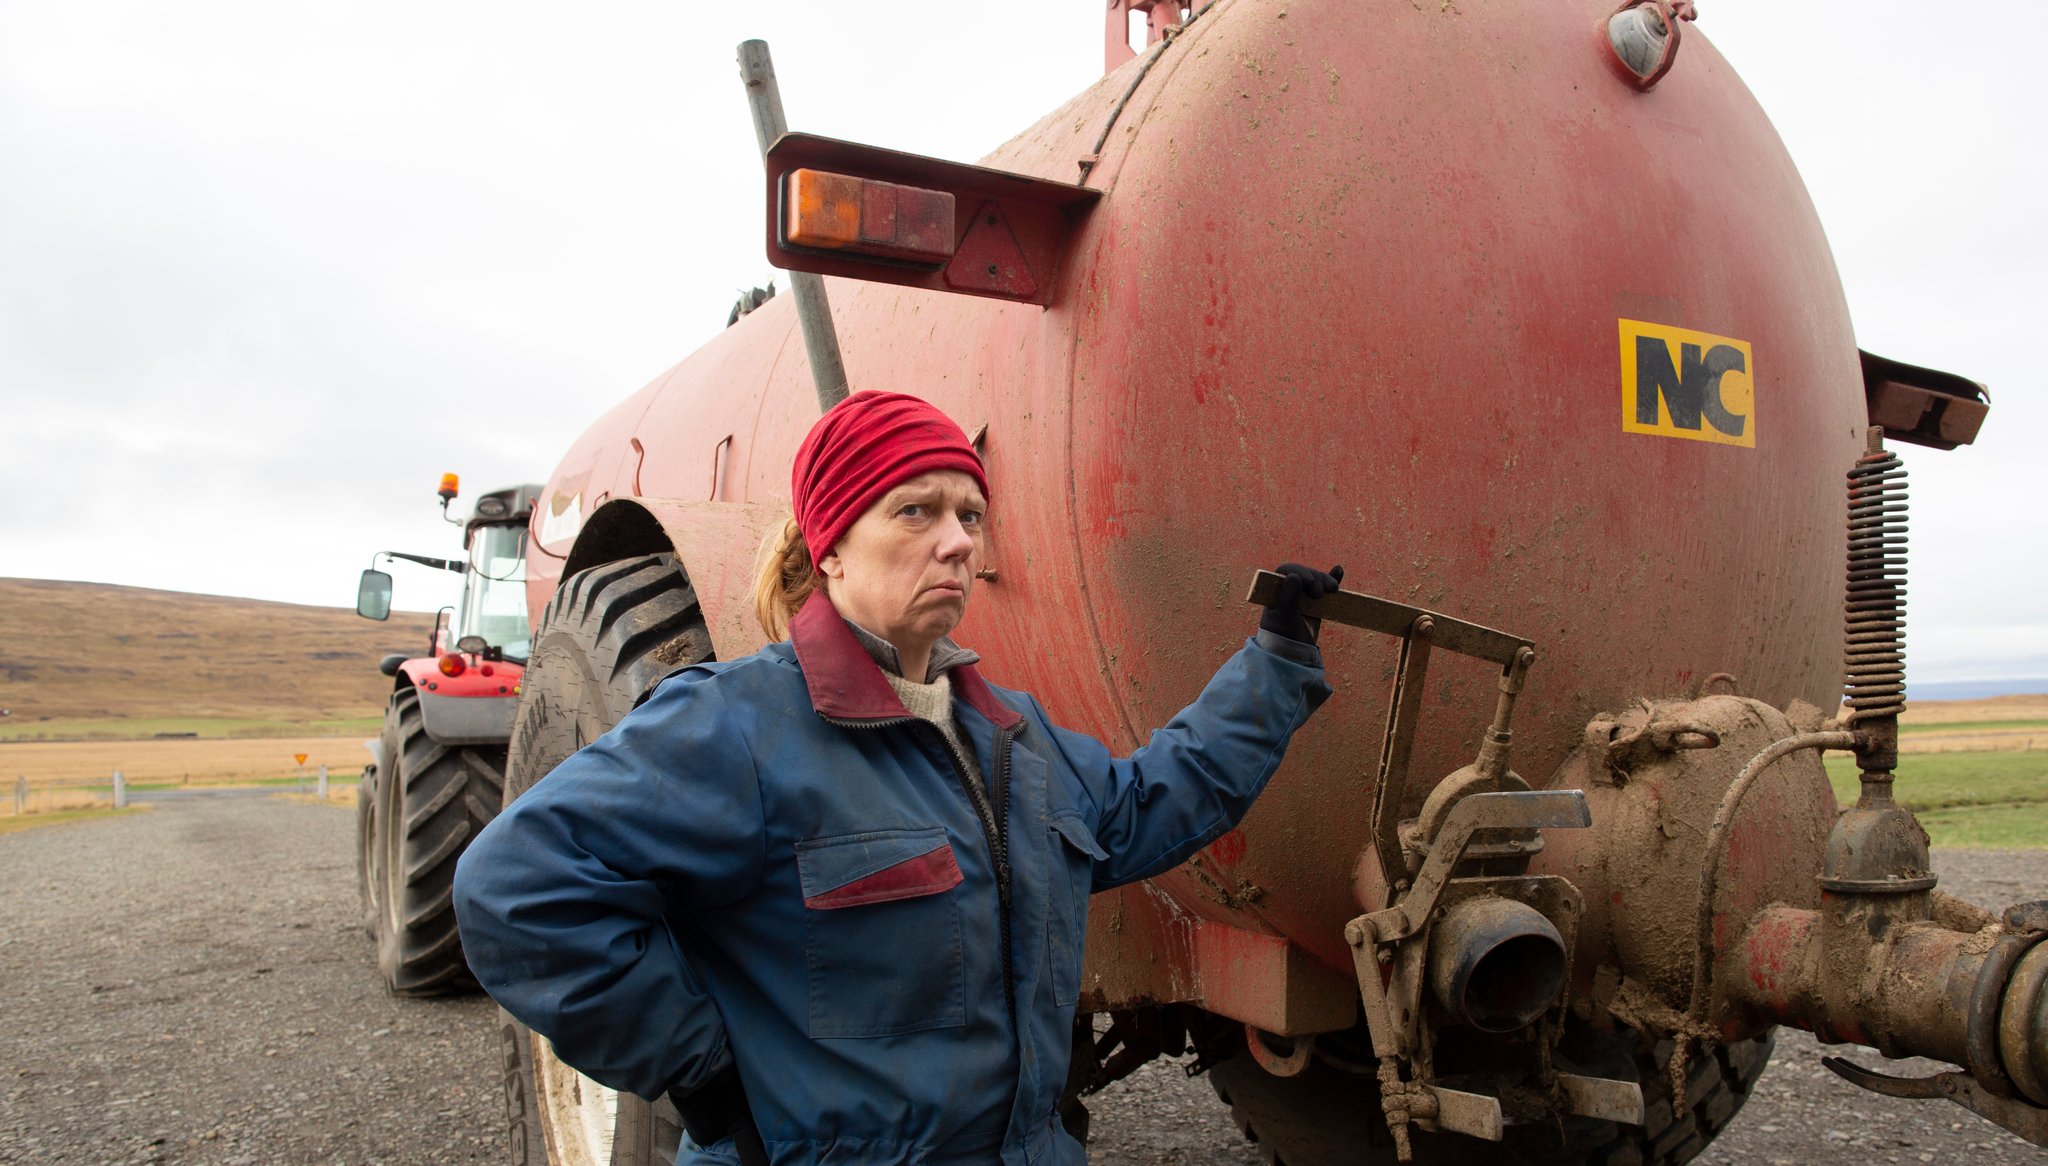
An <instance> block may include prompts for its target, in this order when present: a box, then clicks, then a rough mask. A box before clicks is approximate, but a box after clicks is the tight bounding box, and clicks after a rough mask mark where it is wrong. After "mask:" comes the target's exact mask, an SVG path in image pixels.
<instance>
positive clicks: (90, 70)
mask: <svg viewBox="0 0 2048 1166" xmlns="http://www.w3.org/2000/svg"><path fill="white" fill-rule="evenodd" d="M1244 2H1249V0H1244ZM1316 2H1324V3H1334V2H1336V0H1316ZM1393 2H1395V0H1370V2H1358V3H1355V4H1354V7H1355V8H1356V9H1357V10H1358V13H1359V20H1360V22H1361V25H1364V24H1368V23H1369V22H1370V21H1371V19H1372V15H1371V14H1372V11H1373V9H1374V8H1375V6H1376V5H1377V4H1380V3H1393ZM1478 2H1482V3H1485V2H1491V3H1504V2H1508V0H1478ZM1515 2H1528V0H1515ZM1101 7H1102V4H1101V0H1032V2H1031V3H1028V4H1010V5H992V4H981V5H944V6H934V5H932V4H929V3H909V2H897V0H869V2H866V3H847V2H845V0H836V2H826V0H782V2H780V3H776V4H772V5H770V4H710V3H703V2H701V0H692V2H690V3H669V4H660V5H655V4H609V5H575V6H569V5H559V4H546V5H543V4H533V3H502V2H500V3H491V4H483V3H439V4H436V3H426V4H421V3H417V2H413V3H407V4H403V5H399V4H365V3H352V4H345V5H344V4H327V5H310V4H279V3H276V2H275V0H267V2H262V3H255V2H251V3H226V2H219V0H193V2H190V3H182V4H162V3H140V2H116V0H99V2H95V3H92V4H75V3H66V4H47V3H25V2H20V0H0V418H4V420H0V495H4V497H5V499H6V503H5V505H4V507H0V575H5V576H27V577H43V578H60V579H86V580H93V581H99V582H109V583H125V584H133V585H137V586H146V587H161V588H169V589H174V590H186V591H203V592H214V593H219V594H229V595H245V596H253V597H257V598H264V599H281V600H289V601H293V602H300V603H317V604H327V605H345V604H347V603H350V602H352V600H353V594H354V586H355V576H356V573H357V572H358V571H359V570H360V569H361V568H362V567H363V566H364V565H366V563H367V561H368V558H369V554H370V552H371V551H373V550H376V549H379V548H386V547H389V548H395V549H405V550H412V551H417V552H423V553H429V554H439V553H445V552H447V551H449V550H450V549H451V548H452V547H453V546H454V545H455V543H456V539H455V536H454V532H453V528H450V527H446V526H443V525H441V524H440V522H439V520H438V518H437V517H436V511H435V505H434V498H433V487H434V484H435V481H436V478H437V477H438V475H439V474H440V473H441V472H442V471H443V470H456V471H459V472H460V473H461V474H462V475H463V481H464V484H465V487H466V488H467V492H468V493H469V494H471V495H473V494H474V493H475V492H476V491H478V490H481V489H487V488H490V487H495V486H499V485H506V484H510V483H513V482H517V481H522V480H532V481H541V480H544V479H545V478H546V476H547V474H548V472H549V471H550V470H551V469H552V468H553V466H554V464H555V461H556V459H557V458H558V457H559V456H560V455H561V454H562V453H563V452H564V451H565V450H566V448H567V445H568V443H569V441H570V440H571V439H572V438H573V436H574V435H575V434H576V433H577V432H579V431H580V430H581V429H582V428H584V427H585V426H586V425H587V424H588V423H589V422H590V421H591V420H592V419H594V418H595V417H596V416H597V415H598V414H600V413H602V412H603V411H604V410H605V409H606V408H608V407H609V406H611V405H612V404H614V403H616V402H617V401H618V400H619V399H620V398H622V397H623V396H625V395H626V394H627V393H629V392H631V391H632V390H634V389H636V388H638V387H639V386H640V385H642V384H644V383H645V382H646V381H648V380H649V379H651V378H652V377H653V376H654V375H655V374H656V373H658V372H660V371H661V370H662V369H664V368H666V367H667V366H669V365H670V364H673V363H674V362H675V361H676V360H678V359H680V358H681V357H682V356H683V355H684V354H686V353H688V352H689V351H691V350H692V349H693V348H695V347H696V346H697V345H699V344H701V343H702V342H703V341H704V340H705V339H707V338H708V337H710V336H711V335H712V334H714V333H715V332H717V331H718V329H719V328H720V327H721V326H722V325H723V324H724V322H725V315H726V311H727V309H728V307H729V306H730V305H731V303H732V300H733V298H734V296H735V294H736V292H737V291H738V289H740V288H742V287H746V286H750V285H754V284H758V283H765V282H766V281H767V280H768V279H769V278H771V277H772V276H774V275H775V273H774V272H773V271H772V270H771V269H770V268H769V267H768V266H767V264H766V263H765V261H764V260H763V259H762V257H761V247H760V242H759V239H758V232H757V229H756V224H757V223H758V221H759V209H758V206H757V200H758V197H759V189H760V186H759V181H758V179H757V178H756V177H755V175H756V174H757V172H758V171H757V170H756V169H755V168H756V167H758V165H759V162H758V156H757V154H756V152H755V145H754V142H753V137H752V130H751V128H750V124H749V122H748V119H747V113H746V108H745V102H744V98H743V95H742V93H741V90H740V86H739V83H738V80H737V74H736V71H735V68H734V65H733V48H734V46H735V45H736V44H737V43H738V42H739V41H741V40H743V39H745V38H747V37H752V36H759V37H763V38H765V39H767V40H768V41H769V42H770V43H771V44H772V45H773V46H774V51H775V57H776V64H777V67H778V70H779V72H780V74H781V78H782V85H783V95H784V100H785V103H786V104H787V107H788V111H789V117H790V122H791V124H792V126H794V127H795V128H799V129H805V130H811V131H815V132H819V133H825V134H830V135H834V136H839V137H847V138H854V139H858V140H862V141H869V142H874V143H877V144H881V145H886V146H891V147H894V148H898V149H904V150H910V151H913V152H917V153H926V154H935V155H940V156H944V157H949V158H957V159H963V160H972V159H974V158H977V157H979V156H981V155H982V154H984V153H985V152H987V151H988V150H989V149H991V148H993V147H994V146H995V145H997V144H998V143H1000V142H1001V141H1003V140H1005V139H1006V138H1008V137H1009V136H1011V135H1012V134H1013V133H1015V132H1016V131H1018V130H1020V129H1022V128H1023V127H1025V126H1027V125H1028V124H1030V123H1031V122H1033V121H1035V120H1036V119H1037V118H1038V117H1039V116H1040V115H1042V114H1043V113H1045V112H1046V111H1048V110H1050V109H1051V108H1053V107H1054V106H1055V105H1057V104H1058V103H1059V102H1060V101H1062V100H1064V99H1065V98H1067V97H1068V96H1070V95H1071V94H1073V93H1074V92H1076V91H1078V90H1079V89H1081V88H1083V87H1085V86H1086V85H1088V84H1089V83H1090V82H1091V81H1093V80H1094V78H1095V77H1097V76H1098V75H1099V74H1100V72H1101V48H1100V36H1101V33H1100V27H1101V14H1100V13H1101ZM1700 8H1701V19H1700V21H1699V23H1698V24H1697V25H1696V26H1695V28H1696V29H1697V30H1699V31H1701V32H1704V33H1705V34H1706V35H1707V36H1708V37H1710V38H1711V39H1712V40H1714V42H1715V43H1716V44H1717V45H1718V46H1719V47H1720V49H1721V51H1722V53H1723V54H1724V55H1725V56H1727V57H1728V58H1729V59H1730V60H1731V61H1732V62H1733V63H1734V65H1735V67H1736V69H1737V70H1738V71H1739V72H1740V73H1741V74H1742V76H1743V77H1744V79H1745V80H1746V81H1747V82H1748V83H1749V85H1750V87H1751V89H1752V90H1753V91H1754V92H1755V93H1756V95H1757V97H1758V99H1759V100H1760V101H1761V102H1762V104H1763V106H1764V108H1765V110H1766V111H1768V112H1769V114H1770V115H1771V117H1772V119H1773V121H1774V122H1775V123H1776V124H1777V126H1778V129H1779V132H1780V133H1781V134H1782V135H1783V136H1784V138H1785V140H1786V143H1787V145H1788V147H1789V148H1790V150H1791V153H1792V156H1793V158H1794V159H1795V160H1796V161H1797V162H1798V164H1799V166H1800V169H1801V171H1802V173H1803V174H1804V175H1805V178H1806V181H1807V185H1808V187H1809V189H1810V190H1811V191H1812V194H1813V197H1814V201H1815V203H1816V204H1817V205H1818V207H1819V209H1820V215H1821V220H1822V222H1823V223H1824V224H1825V225H1826V227H1827V230H1828V233H1829V237H1830V239H1831V241H1832V243H1833V245H1834V249H1835V256H1836V260H1837V263H1838V264H1839V266H1840V268H1841V272H1842V278H1843V282H1844V284H1845V286H1846V287H1847V290H1848V297H1849V305H1850V308H1851V310H1852V312H1853V313H1854V316H1855V320H1856V328H1857V334H1858V339H1859V342H1860V343H1861V344H1862V346H1863V347H1864V348H1866V349H1869V350H1871V351H1873V352H1877V353H1880V354H1883V355H1886V356H1891V357H1895V358H1897V359H1902V360H1906V361H1910V362H1913V363H1916V364H1925V365H1931V366H1933V367H1936V368H1941V369H1946V370H1950V371H1954V372H1958V373H1962V374H1964V375H1966V376H1969V377H1971V378H1973V379H1976V380H1980V381H1985V382H1988V383H1989V384H1990V385H1991V391H1992V396H1993V400H1994V407H1993V410H1992V414H1991V419H1990V421H1989V422H1988V424H1987V427H1986V430H1985V433H1984V435H1983V437H1982V439H1981V440H1980V441H1979V443H1978V444H1977V446H1975V447H1974V448H1969V449H1964V450H1959V451H1957V452H1954V453H1936V452H1933V451H1921V450H1916V449H1911V448H1910V447H1909V449H1908V451H1907V454H1906V456H1907V458H1908V460H1909V462H1910V464H1911V466H1912V469H1913V473H1914V478H1915V483H1914V487H1915V489H1914V502H1915V510H1914V521H1915V537H1914V548H1915V555H1914V560H1913V588H1912V590H1913V611H1914V615H1913V622H1912V635H1913V652H1912V658H1913V668H1914V674H1915V678H1916V679H1918V680H1921V681H1931V680H1937V679H1954V678H1965V677H1977V676H2000V675H2026V676H2048V614H2044V604H2043V600H2042V595H2043V591H2044V588H2043V583H2042V580H2043V578H2044V574H2048V552H2044V551H2043V548H2042V543H2043V536H2044V534H2048V521H2044V519H2043V517H2042V515H2043V513H2044V511H2048V490H2044V489H2043V477H2042V470H2041V466H2042V463H2043V462H2044V460H2048V459H2044V457H2043V456H2042V454H2041V452H2040V451H2039V449H2038V448H2037V447H2038V445H2039V443H2040V439H2041V438H2042V437H2044V436H2048V405H2044V403H2043V395H2042V393H2041V392H2039V391H2038V386H2039V384H2040V379H2041V378H2040V376H2039V373H2038V371H2037V370H2038V368H2039V364H2038V363H2037V362H2039V361H2040V360H2041V359H2042V356H2041V354H2040V349H2041V340H2042V338H2043V336H2044V335H2048V329H2044V327H2043V314H2044V308H2048V293H2044V291H2043V290H2042V289H2043V284H2044V279H2048V244H2044V242H2043V238H2044V231H2043V227H2042V225H2041V211H2042V204H2043V200H2044V191H2048V162H2044V153H2048V151H2044V148H2043V147H2044V142H2048V132H2044V131H2043V130H2042V129H2041V128H2040V126H2039V123H2038V122H2037V121H2036V114H2035V113H2034V108H2035V106H2036V104H2037V101H2036V93H2035V88H2034V85H2033V83H2032V82H2030V81H2029V80H2028V78H2029V77H2030V76H2031V75H2032V70H2033V68H2034V61H2033V59H2032V55H2033V52H2034V47H2035V46H2037V45H2039V44H2041V43H2044V41H2048V14H2044V11H2043V6H2041V5H2031V4H2030V5H2023V6H2006V7H2001V8H1996V9H1985V10H1968V11H1969V12H1970V14H1969V15H1964V14H1963V12H1964V11H1965V10H1957V9H1954V8H1952V7H1950V6H1946V5H1932V4H1927V3H1925V2H1924V0H1922V2H1915V3H1878V2H1866V3H1862V4H1858V5H1855V6H1853V7H1852V8H1844V7H1843V6H1841V5H1838V4H1828V5H1823V4H1812V3H1801V4H1787V3H1784V2H1783V0H1701V4H1700ZM463 505H464V504H458V507H459V508H461V507H462V506H463ZM398 572H399V578H398V599H399V603H400V605H401V606H404V607H411V608H426V607H431V606H433V605H434V604H435V603H436V602H439V601H441V600H442V599H443V598H444V597H446V596H447V595H448V594H449V591H448V590H447V588H446V586H445V584H444V583H443V581H442V580H441V579H440V578H438V577H436V576H435V575H434V573H431V572H428V571H426V570H424V569H422V568H411V567H401V568H399V569H398Z"/></svg>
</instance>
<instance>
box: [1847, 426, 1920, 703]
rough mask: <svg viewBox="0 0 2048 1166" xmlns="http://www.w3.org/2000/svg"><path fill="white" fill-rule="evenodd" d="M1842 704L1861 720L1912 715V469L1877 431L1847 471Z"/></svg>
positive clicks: (1873, 430)
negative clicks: (1909, 617)
mask: <svg viewBox="0 0 2048 1166" xmlns="http://www.w3.org/2000/svg"><path fill="white" fill-rule="evenodd" d="M1847 599H1848V602H1847V606H1846V609H1845V610H1846V611H1847V616H1848V620H1847V627H1846V631H1847V632H1848V637H1847V640H1846V642H1845V644H1844V646H1843V695H1844V701H1843V703H1844V704H1846V705H1848V706H1849V708H1850V709H1851V710H1852V712H1851V715H1852V716H1853V717H1854V719H1855V720H1859V721H1862V720H1869V719H1871V718H1873V717H1888V716H1889V717H1895V716H1897V715H1899V714H1900V713H1901V712H1904V711H1905V708H1906V630H1905V629H1906V466H1905V463H1903V462H1901V461H1900V460H1899V457H1898V455H1897V454H1895V453H1892V452H1890V451H1888V450H1886V449H1885V448H1884V430H1882V429H1879V428H1875V427H1873V428H1872V429H1871V430H1870V440H1869V445H1868V447H1867V450H1866V452H1865V453H1864V455H1863V456H1862V457H1861V458H1858V459H1857V461H1856V465H1855V468H1853V469H1851V470H1850V471H1849V590H1848V596H1847Z"/></svg>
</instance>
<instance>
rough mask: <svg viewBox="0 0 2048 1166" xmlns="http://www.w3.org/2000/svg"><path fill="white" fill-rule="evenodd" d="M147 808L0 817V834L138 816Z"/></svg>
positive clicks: (66, 811) (70, 811) (55, 812)
mask: <svg viewBox="0 0 2048 1166" xmlns="http://www.w3.org/2000/svg"><path fill="white" fill-rule="evenodd" d="M148 808H149V807H147V806H130V807H128V808H127V809H125V810H116V809H111V808H108V809H97V810H94V809H81V810H58V811H54V812H52V813H48V814H34V815H30V816H28V817H10V816H4V815H0V834H12V833H14V832H15V831H17V830H27V829H29V828H30V827H33V826H61V825H63V824H64V823H66V822H89V821H92V820H93V819H95V818H114V817H123V816H126V815H128V814H140V813H142V812H143V811H144V810H147V809H148Z"/></svg>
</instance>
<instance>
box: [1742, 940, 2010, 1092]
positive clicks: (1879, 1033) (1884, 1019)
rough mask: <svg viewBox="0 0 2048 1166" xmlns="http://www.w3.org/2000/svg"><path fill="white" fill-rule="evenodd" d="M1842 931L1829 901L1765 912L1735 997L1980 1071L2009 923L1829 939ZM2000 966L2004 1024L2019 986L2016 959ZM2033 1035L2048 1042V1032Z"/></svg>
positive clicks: (1892, 1048) (1863, 1040) (1769, 1016)
mask: <svg viewBox="0 0 2048 1166" xmlns="http://www.w3.org/2000/svg"><path fill="white" fill-rule="evenodd" d="M1840 934H1841V933H1840V932H1839V931H1837V930H1836V929H1834V928H1831V927H1828V926H1827V925H1826V923H1825V921H1824V916H1823V914H1822V912H1820V911H1806V910H1800V909H1798V908H1793V907H1771V908H1767V909H1766V910H1763V911H1761V912H1758V913H1757V915H1756V917H1755V918H1754V919H1753V920H1752V921H1751V923H1750V926H1749V928H1748V930H1747V931H1746V932H1745V933H1744V934H1743V937H1742V942H1741V945H1740V947H1739V948H1738V949H1737V951H1736V952H1735V953H1734V955H1733V956H1732V958H1730V959H1729V960H1728V963H1727V979H1726V981H1724V982H1725V983H1726V986H1727V991H1728V994H1729V996H1730V998H1731V999H1733V1000H1734V1001H1736V1002H1737V1003H1738V1004H1739V1005H1740V1006H1742V1007H1744V1008H1746V1009H1749V1010H1750V1011H1752V1012H1754V1013H1755V1014H1756V1015H1757V1016H1758V1017H1759V1018H1760V1019H1763V1020H1765V1021H1768V1022H1769V1023H1772V1024H1787V1025H1791V1026H1792V1027H1794V1028H1803V1029H1807V1030H1809V1031H1811V1032H1813V1033H1814V1034H1815V1035H1816V1036H1819V1037H1820V1038H1821V1039H1822V1040H1824V1041H1848V1042H1852V1043H1855V1044H1864V1045H1870V1046H1872V1047H1874V1048H1876V1049H1878V1050H1879V1051H1881V1052H1883V1053H1884V1054H1885V1055H1886V1056H1888V1057H1932V1058H1934V1059H1935V1060H1940V1061H1947V1062H1949V1063H1950V1064H1954V1065H1962V1066H1965V1067H1966V1068H1970V1069H1971V1070H1972V1071H1973V1072H1975V1071H1976V1070H1977V1068H1978V1066H1977V1065H1975V1064H1973V1063H1972V1057H1971V1055H1970V1026H1971V1020H1972V1016H1973V1003H1975V1002H1976V1001H1977V999H1978V991H1979V982H1980V980H1982V979H1984V977H1985V973H1986V963H1987V960H1988V957H1990V955H1991V954H1992V952H1993V950H1994V949H1995V948H1996V946H1997V944H1998V941H1999V940H2000V938H2001V933H2000V931H1999V930H1998V929H1997V928H1986V929H1985V930H1983V931H1977V932H1961V931H1950V930H1948V929H1947V928H1945V927H1942V926H1941V925H1939V924H1936V923H1931V922H1927V923H1910V924H1905V925H1902V926H1897V927H1894V928H1892V929H1891V930H1890V931H1889V932H1888V933H1886V934H1885V935H1884V936H1882V937H1881V938H1879V939H1877V940H1876V941H1875V942H1873V941H1872V940H1871V939H1870V937H1869V936H1868V935H1867V934H1866V935H1864V936H1863V937H1862V938H1863V942H1862V943H1861V944H1860V945H1855V946H1853V947H1852V946H1849V945H1847V944H1843V943H1841V942H1840V941H1839V939H1838V942H1837V944H1835V945H1830V944H1829V943H1828V942H1827V938H1828V937H1829V936H1830V935H1835V936H1840ZM1831 946H1833V947H1835V948H1837V949H1838V950H1830V948H1831ZM1992 970H1993V972H1994V973H1995V974H1996V978H1998V979H1999V980H2000V981H2001V982H1999V983H1994V984H1991V985H1989V987H1988V989H1987V991H1988V992H1990V993H1991V994H1990V996H1989V997H1988V998H1987V1003H1988V1005H1989V1012H1988V1014H1987V1017H1986V1019H1987V1020H1988V1021H1989V1022H1990V1023H1993V1024H1995V1023H1996V1021H1997V1019H1998V1017H1999V1015H2000V1013H2001V1012H2003V1011H2007V1010H2006V1009H2004V1008H2002V1007H2001V1006H2000V1003H2001V999H2002V997H2003V996H2004V995H2005V994H2006V992H2007V990H2008V989H2009V987H2011V985H2010V984H2009V983H2007V982H2005V981H2006V980H2007V977H2009V975H2010V972H2011V968H2010V965H2008V966H2007V967H2005V968H2003V969H1996V968H1994V969H1992ZM1980 1023H1981V1022H1980ZM2025 1035H2026V1036H2027V1037H2029V1038H2031V1040H2033V1041H2037V1042H2040V1043H2043V1044H2048V1034H2041V1033H2028V1034H2025ZM2033 1100H2035V1101H2036V1102H2042V1101H2044V1100H2048V1098H2043V1097H2035V1098H2033Z"/></svg>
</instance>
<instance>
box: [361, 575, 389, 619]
mask: <svg viewBox="0 0 2048 1166" xmlns="http://www.w3.org/2000/svg"><path fill="white" fill-rule="evenodd" d="M356 614H357V615H359V616H362V617H363V618H364V619H390V618H391V576H389V575H387V574H385V573H384V572H382V571H364V572H363V580H362V582H360V583H358V584H356Z"/></svg>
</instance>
